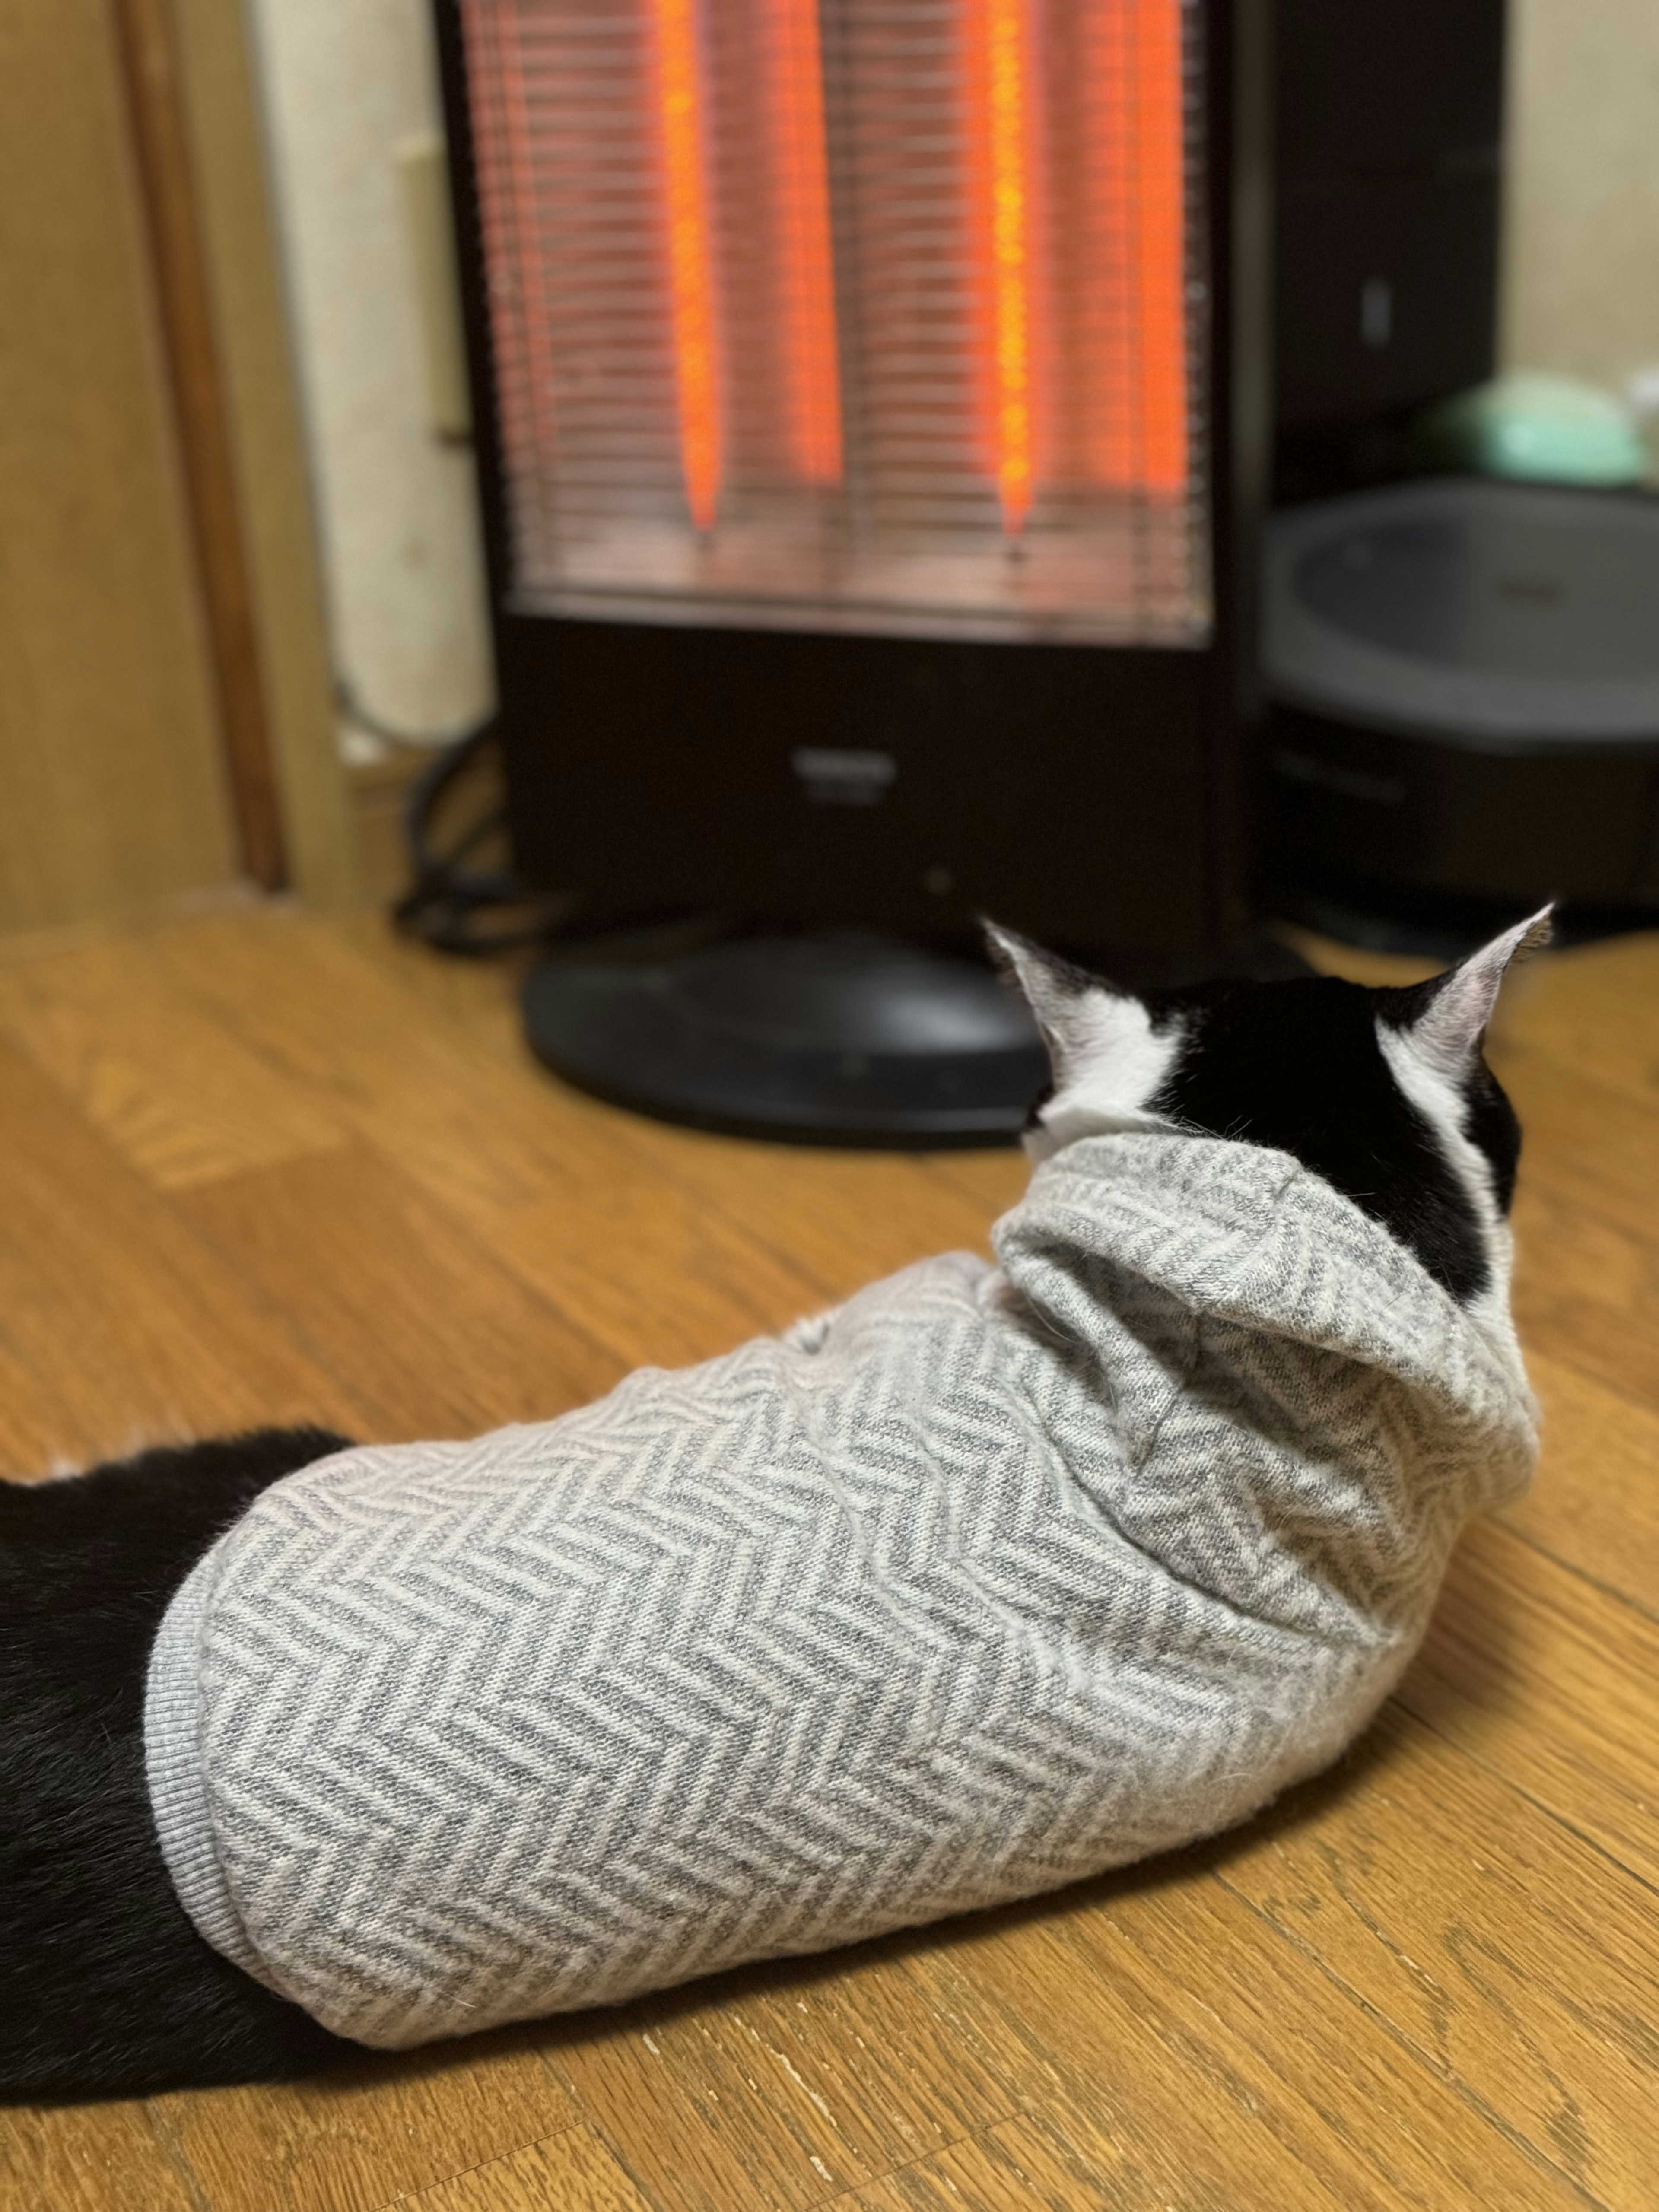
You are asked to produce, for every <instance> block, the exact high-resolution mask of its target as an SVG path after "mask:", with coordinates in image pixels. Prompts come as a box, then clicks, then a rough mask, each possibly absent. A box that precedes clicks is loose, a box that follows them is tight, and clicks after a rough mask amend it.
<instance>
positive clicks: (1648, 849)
mask: <svg viewBox="0 0 1659 2212" xmlns="http://www.w3.org/2000/svg"><path fill="white" fill-rule="evenodd" d="M1263 599H1264V617H1265V636H1264V680H1265V685H1266V690H1267V698H1268V702H1269V714H1268V722H1267V729H1268V738H1267V793H1268V799H1267V816H1268V821H1267V831H1268V846H1269V852H1270V855H1271V865H1272V867H1273V873H1274V876H1275V878H1276V887H1277V889H1278V890H1279V895H1280V903H1281V904H1284V905H1287V906H1289V907H1290V908H1291V910H1293V911H1295V912H1297V913H1299V914H1300V915H1302V917H1303V918H1304V919H1307V920H1310V921H1316V922H1320V921H1323V922H1325V923H1326V924H1327V925H1331V924H1333V923H1338V924H1340V923H1342V922H1346V923H1347V924H1348V925H1349V926H1350V927H1352V925H1353V924H1354V923H1355V922H1356V921H1364V919H1365V918H1367V917H1369V918H1370V920H1371V921H1373V922H1374V924H1375V927H1373V928H1372V929H1371V931H1370V937H1371V940H1372V941H1373V942H1376V943H1383V942H1389V941H1394V942H1397V943H1402V944H1403V943H1405V942H1406V941H1407V940H1408V939H1410V938H1411V937H1412V935H1413V930H1414V929H1415V931H1416V933H1417V934H1418V935H1419V937H1421V938H1422V939H1423V942H1424V945H1425V949H1428V948H1429V946H1430V945H1431V943H1432V946H1433V949H1440V940H1444V939H1447V938H1448V937H1449V938H1451V939H1455V938H1456V937H1457V936H1459V935H1460V934H1461V933H1464V932H1474V931H1477V930H1479V929H1480V927H1483V926H1484V924H1485V923H1486V921H1487V920H1488V919H1489V918H1490V917H1491V916H1492V915H1493V914H1495V913H1501V914H1503V915H1511V914H1514V913H1516V912H1519V911H1522V910H1523V909H1524V908H1527V907H1528V906H1529V905H1534V906H1535V905H1537V904H1538V903H1540V902H1541V901H1542V900H1543V899H1545V898H1547V897H1552V896H1553V897H1555V898H1558V899H1559V900H1561V901H1563V902H1565V904H1566V906H1567V908H1568V917H1569V920H1570V921H1571V919H1572V916H1573V910H1574V909H1577V910H1578V918H1579V920H1580V921H1581V923H1583V924H1584V925H1586V926H1588V925H1589V923H1590V920H1591V917H1595V918H1596V920H1597V921H1598V922H1599V925H1600V926H1601V927H1607V926H1618V925H1619V924H1620V922H1624V923H1626V924H1636V923H1640V922H1643V921H1647V922H1652V921H1659V498H1656V497H1655V496H1653V495H1650V494H1648V493H1644V492H1630V491H1617V492H1611V491H1610V492H1592V491H1583V490H1577V489H1573V490H1567V489H1557V488H1554V487H1546V486H1542V485H1523V484H1516V483H1496V482H1492V481H1489V480H1486V479H1484V478H1463V477H1442V478H1436V479H1431V480H1429V481H1426V482H1423V483H1409V484H1399V485H1394V486H1390V487H1389V488H1388V489H1384V490H1380V491H1373V492H1366V493H1362V494H1358V495H1353V496H1350V497H1345V498H1340V499H1330V500H1322V501H1315V502H1312V503H1310V504H1309V505H1308V506H1305V507H1292V508H1289V509H1286V510H1285V511H1284V512H1282V513H1279V514H1277V515H1275V516H1274V517H1273V520H1272V521H1271V523H1270V525H1269V531H1268V541H1267V554H1266V568H1265V574H1264V592H1263Z"/></svg>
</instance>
